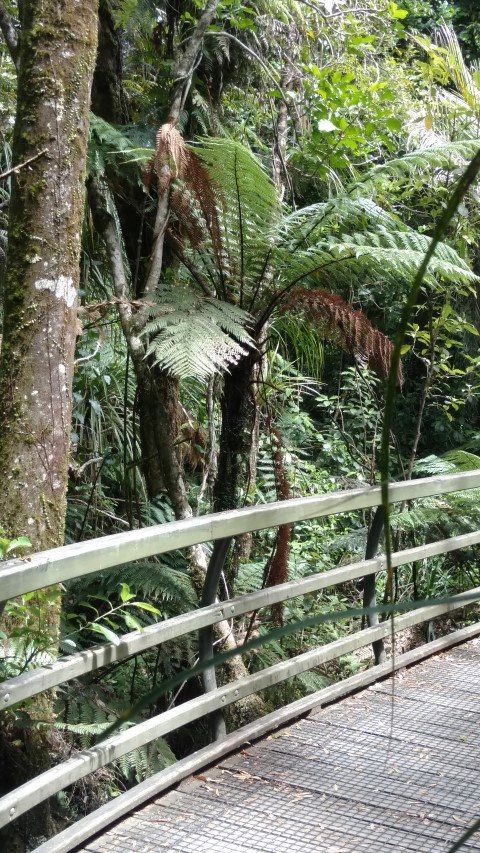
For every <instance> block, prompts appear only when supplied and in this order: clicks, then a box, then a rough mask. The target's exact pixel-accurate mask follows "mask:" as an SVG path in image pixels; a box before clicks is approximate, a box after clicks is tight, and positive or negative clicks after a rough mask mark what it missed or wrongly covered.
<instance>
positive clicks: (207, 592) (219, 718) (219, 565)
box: [198, 536, 232, 740]
mask: <svg viewBox="0 0 480 853" xmlns="http://www.w3.org/2000/svg"><path fill="white" fill-rule="evenodd" d="M231 542H232V537H231V536H230V537H228V538H227V539H217V541H216V542H215V543H214V546H213V550H212V555H211V557H210V561H209V563H208V568H207V573H206V575H205V581H204V584H203V592H202V598H201V601H200V606H201V607H207V606H208V605H209V604H214V602H215V600H216V598H217V592H218V585H219V583H220V577H221V575H222V571H223V567H224V565H225V560H226V557H227V554H228V549H229V548H230V544H231ZM198 658H199V662H200V663H205V662H207V661H209V660H212V661H213V625H208V626H207V627H206V628H201V629H200V631H199V632H198ZM202 681H203V689H204V692H205V693H209V692H210V691H211V690H215V689H216V687H217V677H216V674H215V667H214V666H211V667H208V668H207V669H204V670H203V672H202ZM210 725H211V729H212V738H213V739H214V740H222V738H224V737H226V735H227V727H226V725H225V718H224V716H223V714H222V712H221V711H220V710H218V711H214V712H213V713H212V714H211V715H210Z"/></svg>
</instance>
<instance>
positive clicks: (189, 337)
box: [142, 286, 254, 379]
mask: <svg viewBox="0 0 480 853" xmlns="http://www.w3.org/2000/svg"><path fill="white" fill-rule="evenodd" d="M158 299H159V300H160V301H159V303H158V304H155V305H154V306H153V307H152V310H151V313H152V314H153V315H154V319H152V320H151V321H150V322H149V323H147V325H146V327H145V329H144V330H143V332H142V334H143V335H145V336H148V337H150V339H151V340H150V343H149V346H148V350H147V354H148V355H150V354H153V355H154V358H155V361H156V362H157V363H158V364H161V366H162V367H163V368H164V369H165V370H168V371H169V372H171V373H172V374H174V375H175V376H178V377H179V378H182V379H183V378H186V377H192V376H193V377H197V378H200V379H205V378H206V377H208V376H211V375H212V374H214V373H216V372H220V371H224V370H228V368H229V366H230V365H232V364H236V363H237V362H238V360H239V359H240V358H241V357H242V356H244V355H246V354H247V352H248V347H252V346H254V341H253V339H252V337H251V335H250V334H249V333H248V332H247V330H246V328H245V327H246V326H247V325H248V324H249V322H250V318H249V316H248V314H247V313H246V312H245V311H243V310H242V309H241V308H239V307H238V306H236V305H230V304H229V303H228V302H221V301H220V300H218V299H215V298H213V297H204V296H200V295H199V294H197V293H195V291H193V290H191V289H188V288H184V287H180V286H178V287H167V286H163V287H161V288H160V289H159V291H158Z"/></svg>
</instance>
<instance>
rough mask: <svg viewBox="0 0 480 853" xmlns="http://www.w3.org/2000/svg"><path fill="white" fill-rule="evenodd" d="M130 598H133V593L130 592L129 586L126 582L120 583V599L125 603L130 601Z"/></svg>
mask: <svg viewBox="0 0 480 853" xmlns="http://www.w3.org/2000/svg"><path fill="white" fill-rule="evenodd" d="M132 598H135V593H134V592H130V587H129V585H128V583H121V584H120V600H121V601H122V602H123V603H125V601H131V600H132Z"/></svg>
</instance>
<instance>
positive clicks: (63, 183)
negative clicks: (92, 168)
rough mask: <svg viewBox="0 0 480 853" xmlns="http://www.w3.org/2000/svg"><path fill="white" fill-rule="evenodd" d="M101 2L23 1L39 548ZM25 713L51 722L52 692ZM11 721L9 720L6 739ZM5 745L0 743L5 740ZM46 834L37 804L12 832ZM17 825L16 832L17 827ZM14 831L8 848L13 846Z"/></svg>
mask: <svg viewBox="0 0 480 853" xmlns="http://www.w3.org/2000/svg"><path fill="white" fill-rule="evenodd" d="M97 4H98V0H85V2H84V3H82V4H81V5H79V4H78V3H76V2H73V0H64V2H63V3H61V4H58V3H56V2H55V3H54V2H52V0H42V2H40V0H30V2H24V3H22V4H21V6H20V12H21V21H20V25H21V26H20V35H19V40H18V45H16V49H15V51H14V53H13V54H12V55H13V58H14V61H15V62H16V66H17V71H18V92H17V115H16V120H15V129H14V138H13V152H12V159H13V162H14V163H15V164H22V163H24V162H25V161H26V160H29V159H30V158H36V159H33V161H32V162H31V163H30V164H29V165H28V167H25V168H22V169H20V170H19V171H18V172H17V174H16V175H14V176H13V178H12V197H11V205H10V220H9V239H8V260H7V273H6V283H5V300H4V329H3V345H2V353H1V360H0V401H1V402H0V477H1V481H2V490H1V493H0V519H1V523H2V526H3V527H4V529H5V531H6V534H7V536H13V535H15V534H26V535H28V537H29V539H30V540H31V542H32V545H33V547H34V549H35V550H41V549H44V548H50V547H54V546H56V545H61V544H62V542H63V529H64V518H65V506H66V487H67V476H68V454H69V444H70V420H71V404H72V401H71V383H72V374H73V364H74V347H75V337H76V334H77V319H76V299H77V287H78V281H79V257H80V234H81V230H82V220H83V207H84V181H85V163H86V145H87V133H88V114H89V103H90V88H91V82H92V75H93V67H94V61H95V51H96V41H97ZM49 598H51V599H52V606H50V607H48V608H46V610H47V612H46V613H45V614H44V620H45V625H44V626H42V629H43V630H46V631H47V632H49V633H50V637H51V650H52V653H55V651H56V643H57V634H58V619H59V606H60V601H59V597H58V596H56V597H55V596H54V595H52V596H49ZM32 715H33V717H34V718H36V719H39V718H42V719H43V720H46V721H47V722H49V721H50V720H51V718H52V716H53V709H52V696H48V695H47V696H44V697H41V698H40V699H39V701H38V702H37V703H36V705H35V707H34V709H33V712H32ZM10 725H11V720H6V721H5V729H4V732H5V733H6V735H9V736H10V737H11V735H12V732H11V730H10V731H9V730H8V729H9V726H10ZM19 740H21V741H22V746H21V747H19V753H18V754H17V755H16V757H15V755H13V754H12V748H11V747H10V749H9V750H6V749H4V751H3V756H2V757H3V758H4V759H5V762H6V763H5V768H6V772H4V773H3V776H2V782H3V781H4V780H5V779H6V777H7V776H8V765H10V766H12V764H13V765H15V773H14V774H13V773H12V776H14V781H15V784H20V783H21V782H22V781H24V779H25V778H26V777H27V776H28V775H29V774H30V775H32V774H33V773H35V772H39V771H41V770H44V769H45V766H46V764H47V763H48V760H49V759H48V756H49V750H50V744H49V742H48V740H47V739H46V736H44V734H43V732H42V730H41V729H38V730H35V729H24V730H23V731H22V732H21V734H20V737H19ZM3 745H4V746H5V742H4V743H3ZM27 825H28V835H29V837H38V836H42V835H47V834H48V832H49V831H50V829H51V821H50V817H49V814H48V810H47V809H46V808H45V807H42V808H41V809H38V810H36V813H35V814H32V813H30V815H29V816H28V820H27V821H25V822H23V826H22V825H20V830H21V834H22V833H23V837H25V835H26V834H27V830H26V829H25V827H26V826H27ZM14 826H15V825H14ZM16 835H17V837H16V838H14V837H13V833H11V834H10V836H9V839H8V844H7V847H8V849H12V850H13V849H17V848H18V844H19V843H20V842H19V839H18V833H16Z"/></svg>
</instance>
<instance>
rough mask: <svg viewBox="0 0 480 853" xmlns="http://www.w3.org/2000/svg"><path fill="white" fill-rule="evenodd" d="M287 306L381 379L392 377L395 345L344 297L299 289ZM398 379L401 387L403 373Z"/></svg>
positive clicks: (322, 291)
mask: <svg viewBox="0 0 480 853" xmlns="http://www.w3.org/2000/svg"><path fill="white" fill-rule="evenodd" d="M286 307H287V308H288V310H290V311H291V312H292V313H294V314H295V315H296V316H298V315H299V314H301V315H302V316H303V317H304V318H305V320H306V321H307V322H310V323H315V324H316V325H317V327H319V328H320V330H321V332H322V334H323V335H324V337H325V338H326V339H328V340H330V341H332V343H334V344H335V345H336V346H338V347H340V348H341V349H343V350H345V351H346V352H348V353H349V354H350V355H351V356H353V357H354V358H355V359H356V360H358V361H361V362H363V363H365V364H367V365H368V367H369V368H370V369H371V370H374V371H375V373H377V374H378V375H379V376H381V377H382V378H383V377H386V376H387V375H388V371H389V369H390V362H391V358H392V350H393V346H392V343H391V342H390V340H389V339H388V338H387V337H386V335H384V334H382V332H380V331H379V330H378V329H375V327H374V326H372V324H371V323H370V320H369V319H368V318H367V317H366V316H365V314H363V313H362V311H357V310H355V309H354V308H353V307H352V306H351V305H349V304H348V302H345V301H344V300H343V299H342V297H341V296H338V295H337V294H335V293H329V292H328V291H326V290H305V289H304V288H297V289H296V290H294V291H292V292H291V294H290V296H289V299H288V303H287V304H286ZM397 378H398V382H399V384H401V383H402V374H401V370H399V374H398V377H397Z"/></svg>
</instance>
